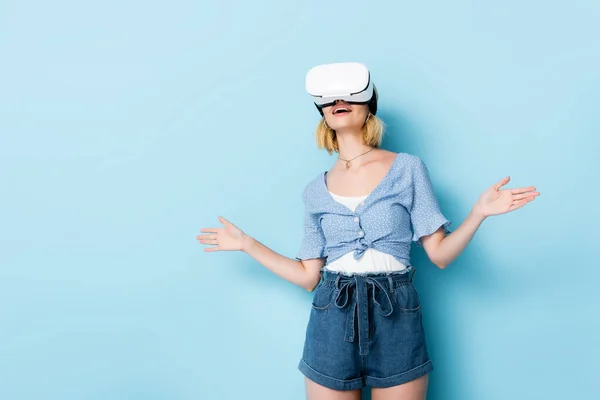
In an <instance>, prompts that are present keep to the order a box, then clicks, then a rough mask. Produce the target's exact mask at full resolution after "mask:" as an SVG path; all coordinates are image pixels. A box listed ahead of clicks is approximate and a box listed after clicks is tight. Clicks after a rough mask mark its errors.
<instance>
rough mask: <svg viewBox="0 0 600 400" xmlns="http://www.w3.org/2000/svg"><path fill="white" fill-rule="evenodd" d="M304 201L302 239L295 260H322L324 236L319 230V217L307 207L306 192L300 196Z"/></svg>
mask: <svg viewBox="0 0 600 400" xmlns="http://www.w3.org/2000/svg"><path fill="white" fill-rule="evenodd" d="M302 198H303V201H304V237H303V238H302V244H301V245H300V250H298V253H297V254H296V260H308V259H311V258H323V257H326V256H325V236H324V234H323V230H322V229H321V223H320V221H319V216H318V215H317V214H315V213H313V212H311V211H310V209H309V207H308V206H307V199H306V191H305V192H304V193H303V195H302Z"/></svg>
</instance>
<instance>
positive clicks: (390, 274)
mask: <svg viewBox="0 0 600 400" xmlns="http://www.w3.org/2000/svg"><path fill="white" fill-rule="evenodd" d="M416 272H417V270H416V269H415V267H413V266H408V267H407V268H406V269H403V270H400V271H385V272H364V273H363V272H360V273H352V274H347V273H344V272H336V271H329V270H327V269H325V270H323V271H322V272H321V274H322V275H321V280H322V281H336V280H337V281H338V282H340V281H345V280H349V279H354V277H355V276H359V277H365V278H366V277H368V278H373V279H377V280H385V281H390V280H391V281H392V282H412V280H413V277H414V275H415V273H416Z"/></svg>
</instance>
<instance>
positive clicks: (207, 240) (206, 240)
mask: <svg viewBox="0 0 600 400" xmlns="http://www.w3.org/2000/svg"><path fill="white" fill-rule="evenodd" d="M219 221H221V223H222V224H223V225H224V227H223V228H203V229H201V230H200V232H204V233H205V234H204V235H198V236H197V237H196V238H197V239H198V241H199V242H200V243H202V244H207V245H211V246H212V247H206V248H205V249H204V251H219V250H244V245H245V244H246V242H247V241H248V236H247V235H246V234H245V233H244V232H243V231H242V230H241V229H240V228H238V227H237V226H235V225H234V224H232V223H231V222H229V221H227V220H226V219H225V218H223V217H219Z"/></svg>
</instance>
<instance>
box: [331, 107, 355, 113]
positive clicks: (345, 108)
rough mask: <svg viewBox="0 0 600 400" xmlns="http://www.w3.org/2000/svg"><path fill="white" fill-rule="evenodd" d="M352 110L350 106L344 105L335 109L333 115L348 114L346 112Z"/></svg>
mask: <svg viewBox="0 0 600 400" xmlns="http://www.w3.org/2000/svg"><path fill="white" fill-rule="evenodd" d="M351 112H352V110H350V108H348V107H344V106H340V107H337V108H336V109H335V110H333V113H332V114H333V115H346V114H350V113H351Z"/></svg>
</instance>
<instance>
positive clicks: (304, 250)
mask: <svg viewBox="0 0 600 400" xmlns="http://www.w3.org/2000/svg"><path fill="white" fill-rule="evenodd" d="M326 176H327V172H326V171H325V172H323V173H320V174H319V176H317V177H316V178H315V179H313V180H312V181H311V182H309V183H308V185H306V187H305V188H304V191H303V193H302V199H303V202H304V206H305V213H304V238H303V240H302V244H301V247H300V250H299V251H298V253H297V255H296V259H297V260H306V259H311V258H323V257H325V258H326V265H327V264H329V263H331V262H333V261H335V260H336V259H338V258H340V257H341V256H343V255H344V254H346V253H348V252H351V251H353V252H354V258H355V259H358V258H359V257H360V256H361V255H362V254H363V253H364V251H365V250H366V249H367V248H369V247H372V248H374V249H375V250H378V251H381V252H384V253H387V254H391V255H392V256H393V257H395V258H396V259H397V260H398V261H400V262H401V263H403V264H405V265H407V266H408V265H411V264H410V245H411V242H413V241H414V242H416V243H417V244H418V245H422V244H421V241H420V239H421V237H422V236H426V235H430V234H432V233H434V232H435V231H436V230H438V229H439V228H440V226H443V227H444V230H445V232H446V233H450V230H449V228H448V227H449V225H450V221H449V220H447V219H446V218H445V217H444V215H443V214H442V213H441V211H440V207H439V205H438V202H437V199H436V197H435V194H434V191H433V187H432V184H431V180H430V178H429V172H428V170H427V167H426V165H425V163H424V162H423V161H422V160H421V159H420V158H419V157H417V156H414V155H411V154H408V153H398V154H397V155H396V157H395V159H394V161H393V163H392V166H391V167H390V169H389V171H388V172H387V174H386V175H385V176H384V177H383V179H382V180H381V181H380V182H379V184H378V185H377V186H376V187H375V189H373V191H372V192H371V193H370V194H369V195H368V196H367V198H366V199H365V200H364V201H363V202H361V203H360V204H359V206H358V207H357V208H356V210H355V211H352V210H351V209H349V208H348V207H346V206H345V205H343V204H341V203H338V202H337V201H335V200H334V199H333V197H331V194H330V193H329V191H328V189H327V181H326Z"/></svg>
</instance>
